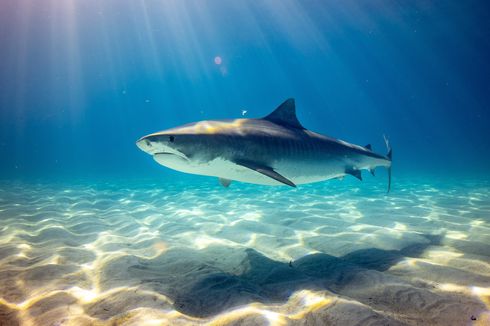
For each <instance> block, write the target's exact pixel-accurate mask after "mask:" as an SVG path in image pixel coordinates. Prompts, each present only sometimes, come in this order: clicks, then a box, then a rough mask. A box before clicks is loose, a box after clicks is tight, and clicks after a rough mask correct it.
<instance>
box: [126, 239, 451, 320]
mask: <svg viewBox="0 0 490 326" xmlns="http://www.w3.org/2000/svg"><path fill="white" fill-rule="evenodd" d="M425 237H426V238H427V240H428V241H427V242H426V243H423V244H414V245H410V246H407V247H405V248H403V249H401V250H381V249H374V248H372V249H363V250H357V251H354V252H351V253H349V254H347V255H345V256H342V257H334V256H330V255H327V254H322V253H318V254H312V255H307V256H305V257H302V258H301V259H298V260H296V261H294V262H291V263H290V262H280V261H274V260H272V259H269V258H267V257H265V256H264V255H262V254H260V253H259V252H257V251H255V250H253V249H245V250H244V251H243V250H241V251H240V253H236V250H237V249H234V250H235V251H234V252H232V251H231V249H223V248H221V249H220V248H214V249H213V248H207V249H204V250H201V251H192V250H184V249H182V250H171V251H169V252H167V253H165V254H164V255H162V256H160V257H158V258H155V259H152V260H141V261H140V263H139V264H137V265H133V266H131V267H129V272H130V274H131V276H132V279H133V280H134V279H139V281H141V283H143V285H142V286H144V287H149V288H151V289H152V290H153V291H157V292H160V293H162V294H164V295H165V296H167V297H169V298H171V299H172V300H173V302H174V307H175V309H176V310H178V311H180V312H182V313H184V314H187V315H191V316H195V317H207V316H211V315H215V314H218V313H220V312H222V311H225V310H227V309H229V308H232V307H236V306H239V305H244V304H247V303H250V302H262V303H281V302H285V301H287V299H288V298H289V296H290V295H291V294H292V293H293V292H295V291H298V290H303V289H308V290H328V291H330V292H333V293H337V294H339V293H340V294H342V289H343V287H344V286H346V285H347V284H349V286H352V282H353V280H354V279H356V280H355V282H354V283H359V274H360V273H363V272H369V271H378V272H382V271H385V270H387V269H389V268H390V267H391V266H393V265H395V264H396V263H398V262H399V261H401V260H402V259H404V258H405V257H419V256H420V255H421V254H422V253H423V252H424V250H425V249H426V248H427V247H429V246H432V245H438V244H439V243H440V240H441V239H440V237H438V236H430V235H426V236H425ZM223 250H224V251H223ZM227 250H228V252H227ZM203 257H204V258H203ZM360 279H361V280H362V277H361V278H360ZM364 286H366V284H364Z"/></svg>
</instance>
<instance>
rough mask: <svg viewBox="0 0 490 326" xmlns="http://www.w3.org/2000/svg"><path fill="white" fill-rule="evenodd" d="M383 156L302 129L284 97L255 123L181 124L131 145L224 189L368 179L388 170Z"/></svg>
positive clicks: (291, 103)
mask: <svg viewBox="0 0 490 326" xmlns="http://www.w3.org/2000/svg"><path fill="white" fill-rule="evenodd" d="M385 142H386V146H387V148H388V154H387V155H380V154H377V153H375V152H373V151H372V148H371V145H366V146H358V145H354V144H350V143H348V142H346V141H343V140H339V139H335V138H331V137H328V136H324V135H321V134H318V133H316V132H313V131H310V130H308V129H306V128H304V127H303V126H302V125H301V123H300V122H299V120H298V118H297V117H296V107H295V101H294V99H292V98H291V99H288V100H286V101H285V102H284V103H282V104H281V105H280V106H279V107H277V108H276V109H275V110H274V111H273V112H272V113H270V114H269V115H267V116H266V117H264V118H261V119H234V120H209V121H199V122H195V123H190V124H186V125H183V126H180V127H175V128H171V129H168V130H164V131H160V132H156V133H153V134H150V135H147V136H144V137H142V138H141V139H139V140H138V141H137V142H136V145H137V146H138V147H139V148H140V149H141V150H143V151H144V152H146V153H148V154H150V155H152V156H153V158H154V159H155V161H157V162H158V163H159V164H161V165H163V166H166V167H168V168H171V169H174V170H177V171H180V172H185V173H191V174H199V175H206V176H213V177H218V178H219V180H220V182H221V184H222V185H223V186H225V187H228V186H229V185H230V183H231V181H232V180H236V181H241V182H247V183H253V184H261V185H272V186H280V185H287V186H291V187H296V185H299V184H307V183H313V182H319V181H323V180H328V179H333V178H340V179H342V178H343V177H344V176H345V175H352V176H354V177H356V178H358V179H359V180H362V176H361V170H368V171H370V172H371V173H372V174H373V175H374V169H375V168H376V167H378V166H381V167H386V168H387V169H388V192H389V191H390V186H391V156H392V154H391V153H392V151H391V148H390V145H389V143H388V141H387V139H386V138H385Z"/></svg>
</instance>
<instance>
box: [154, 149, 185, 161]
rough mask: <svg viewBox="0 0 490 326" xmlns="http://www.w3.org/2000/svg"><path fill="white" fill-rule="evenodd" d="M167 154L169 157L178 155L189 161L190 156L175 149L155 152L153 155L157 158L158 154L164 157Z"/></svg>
mask: <svg viewBox="0 0 490 326" xmlns="http://www.w3.org/2000/svg"><path fill="white" fill-rule="evenodd" d="M167 155H168V157H170V155H172V156H177V157H179V158H181V159H184V160H186V161H189V158H188V157H187V156H185V154H183V153H180V152H178V151H175V152H158V153H154V154H153V157H154V158H155V159H156V158H157V157H158V156H160V157H164V156H167Z"/></svg>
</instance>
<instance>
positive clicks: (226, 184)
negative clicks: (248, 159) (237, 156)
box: [219, 178, 231, 188]
mask: <svg viewBox="0 0 490 326" xmlns="http://www.w3.org/2000/svg"><path fill="white" fill-rule="evenodd" d="M219 183H221V185H222V186H223V187H225V188H228V187H229V186H230V184H231V180H229V179H225V178H219Z"/></svg>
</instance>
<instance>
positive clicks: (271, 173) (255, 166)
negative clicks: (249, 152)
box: [235, 160, 296, 187]
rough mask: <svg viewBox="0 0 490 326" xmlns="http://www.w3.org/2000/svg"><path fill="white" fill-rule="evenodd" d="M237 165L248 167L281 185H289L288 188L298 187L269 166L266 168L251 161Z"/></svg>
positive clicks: (237, 162) (239, 162)
mask: <svg viewBox="0 0 490 326" xmlns="http://www.w3.org/2000/svg"><path fill="white" fill-rule="evenodd" d="M235 163H236V164H238V165H241V166H243V167H246V168H248V169H251V170H254V171H256V172H258V173H261V174H263V175H265V176H267V177H269V178H272V179H274V180H276V181H279V182H281V183H284V184H285V185H288V186H291V187H296V185H295V184H294V183H293V182H292V181H291V180H289V179H287V178H285V177H283V176H282V175H280V174H279V173H277V172H276V171H274V169H273V168H271V167H269V166H264V165H261V164H257V163H254V162H250V161H241V160H240V161H235Z"/></svg>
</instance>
